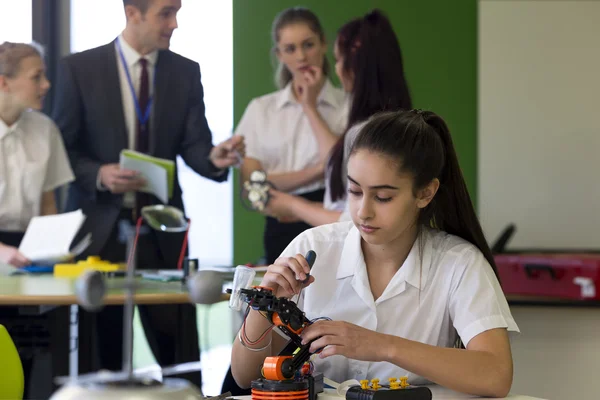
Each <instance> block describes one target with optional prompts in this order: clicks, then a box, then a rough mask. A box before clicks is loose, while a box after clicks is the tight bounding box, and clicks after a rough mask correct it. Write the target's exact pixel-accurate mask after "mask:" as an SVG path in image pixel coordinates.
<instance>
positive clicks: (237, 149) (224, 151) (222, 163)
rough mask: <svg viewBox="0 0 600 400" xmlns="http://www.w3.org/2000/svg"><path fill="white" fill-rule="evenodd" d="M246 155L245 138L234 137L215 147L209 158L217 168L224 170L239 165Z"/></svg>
mask: <svg viewBox="0 0 600 400" xmlns="http://www.w3.org/2000/svg"><path fill="white" fill-rule="evenodd" d="M245 155H246V143H245V142H244V137H243V136H233V137H231V138H229V139H227V140H225V141H224V142H221V143H219V144H218V145H216V146H215V147H213V149H212V150H211V152H210V155H209V156H208V158H209V160H210V161H211V162H212V163H213V164H214V166H215V167H217V168H220V169H224V168H229V167H231V166H232V165H236V164H239V163H240V162H241V161H242V159H243V158H244V156H245Z"/></svg>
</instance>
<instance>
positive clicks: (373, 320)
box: [282, 222, 519, 385]
mask: <svg viewBox="0 0 600 400" xmlns="http://www.w3.org/2000/svg"><path fill="white" fill-rule="evenodd" d="M420 240H423V241H424V245H423V252H422V255H423V257H422V259H421V257H420V251H419V248H420V247H419V246H420V245H419V241H420ZM360 243H361V236H360V232H359V231H358V229H357V228H356V227H355V226H354V224H353V223H352V222H337V223H335V224H330V225H323V226H319V227H316V228H312V229H310V230H307V231H305V232H303V233H302V234H300V235H299V236H298V237H297V238H296V239H294V241H293V242H292V243H290V245H289V246H288V247H287V249H286V250H285V251H284V252H283V254H282V255H283V256H293V255H295V254H298V253H300V254H306V252H307V251H308V250H314V251H315V252H316V253H317V258H316V261H315V264H314V265H313V267H312V270H311V275H313V276H314V277H315V281H314V283H312V284H311V285H310V286H309V287H308V288H306V289H304V290H303V292H302V294H301V298H300V300H299V302H298V305H299V307H300V308H301V309H303V311H304V312H305V313H306V316H307V318H308V319H310V320H312V319H314V318H318V317H329V318H331V319H333V320H337V321H347V322H350V323H352V324H355V325H359V326H362V327H364V328H367V329H371V330H374V331H377V332H380V333H384V334H389V335H395V336H399V337H403V338H406V339H409V340H414V341H418V342H421V343H426V344H430V345H434V346H440V347H452V346H453V345H454V343H455V341H456V339H457V336H456V334H457V332H458V335H460V338H461V339H462V341H463V343H464V345H465V346H467V344H468V343H469V341H470V340H471V339H472V338H473V337H475V336H477V335H478V334H480V333H482V332H484V331H486V330H489V329H494V328H507V329H508V330H509V331H514V332H518V331H519V328H518V327H517V325H516V323H515V321H514V319H513V317H512V315H511V313H510V310H509V307H508V303H507V301H506V298H505V297H504V294H503V292H502V289H501V287H500V285H499V283H498V280H497V279H496V276H495V275H494V272H493V271H492V268H491V267H490V265H489V263H488V262H487V261H486V259H485V258H484V256H483V254H482V253H481V252H480V251H479V250H478V249H477V248H476V247H475V246H473V245H472V244H470V243H468V242H467V241H465V240H463V239H461V238H459V237H457V236H453V235H449V234H447V233H445V232H440V231H434V230H429V229H426V230H425V231H424V232H423V235H422V239H417V241H415V244H414V245H413V247H412V249H411V251H410V252H409V255H408V257H407V259H406V261H405V262H404V264H403V265H402V266H401V267H400V269H399V270H398V272H396V274H395V275H394V277H393V278H392V280H391V281H390V282H389V284H388V286H387V287H386V288H385V290H384V292H383V294H382V295H381V297H379V298H378V299H377V300H376V301H374V300H373V295H372V292H371V289H370V286H369V279H368V275H367V269H366V266H365V262H364V258H363V254H362V250H361V245H360ZM313 363H314V364H315V369H316V371H319V372H322V373H323V374H324V376H325V377H327V378H329V379H332V380H334V381H336V382H343V381H345V380H348V379H357V380H361V379H373V378H379V379H380V380H381V382H387V380H388V378H390V377H396V378H398V377H400V376H408V379H409V382H411V383H412V384H415V385H419V384H424V383H428V382H427V381H426V380H425V379H424V378H422V377H419V376H416V375H415V374H412V373H408V372H407V371H406V370H404V369H402V368H400V367H398V366H396V365H393V364H391V363H387V362H377V363H372V362H365V361H357V360H350V359H347V358H345V357H343V356H340V355H335V356H331V357H328V358H325V359H320V358H318V357H313Z"/></svg>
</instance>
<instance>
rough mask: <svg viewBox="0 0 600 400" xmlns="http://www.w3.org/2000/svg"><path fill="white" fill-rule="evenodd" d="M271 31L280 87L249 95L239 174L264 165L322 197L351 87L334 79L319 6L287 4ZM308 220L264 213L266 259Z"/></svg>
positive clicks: (293, 187)
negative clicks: (288, 220) (314, 10)
mask: <svg viewBox="0 0 600 400" xmlns="http://www.w3.org/2000/svg"><path fill="white" fill-rule="evenodd" d="M272 36H273V43H274V52H275V55H276V56H277V59H278V60H279V68H278V72H277V83H278V86H279V87H280V90H279V91H277V92H274V93H270V94H267V95H264V96H262V97H258V98H256V99H254V100H252V101H251V102H250V104H249V105H248V107H247V108H246V111H245V112H244V115H243V116H242V118H241V120H240V122H239V124H238V126H237V128H236V134H238V135H242V136H244V137H245V139H246V158H245V159H244V163H243V165H242V169H241V170H242V179H243V180H244V181H246V180H248V178H249V176H250V174H251V173H252V172H253V171H255V170H264V171H265V172H266V173H267V179H268V180H269V181H270V182H272V183H273V184H274V185H275V187H276V188H277V189H278V190H280V191H282V192H287V193H293V194H295V195H298V196H301V197H303V198H305V199H307V200H310V201H318V202H322V201H323V196H324V182H323V176H324V164H325V162H326V160H327V157H328V154H329V153H330V151H331V148H332V147H333V146H334V145H335V143H336V142H337V140H338V137H339V135H340V134H342V133H343V131H344V130H345V127H346V123H347V100H346V95H345V94H344V92H343V91H342V90H340V89H337V88H335V87H334V86H333V85H332V84H331V83H330V82H329V79H328V74H329V64H328V63H327V59H326V58H325V54H326V51H327V44H326V42H325V35H324V31H323V28H322V27H321V24H320V22H319V20H318V18H317V17H316V15H315V14H314V13H312V12H311V11H310V10H307V9H305V8H290V9H287V10H284V11H282V12H281V13H280V14H279V15H278V16H277V17H276V19H275V21H274V23H273V30H272ZM308 228H309V225H307V224H305V223H303V222H294V223H285V222H280V221H278V220H277V219H276V218H271V217H267V220H266V225H265V233H264V246H265V256H266V259H267V262H269V263H271V262H273V261H275V258H277V257H278V256H279V254H281V252H282V251H283V249H284V248H285V247H286V246H287V245H288V244H289V243H290V241H291V240H292V239H293V238H294V237H296V236H297V235H298V234H299V233H300V232H302V231H304V230H305V229H308Z"/></svg>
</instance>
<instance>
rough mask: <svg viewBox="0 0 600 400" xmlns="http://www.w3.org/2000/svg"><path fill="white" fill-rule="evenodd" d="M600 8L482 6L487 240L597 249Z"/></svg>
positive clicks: (482, 189)
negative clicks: (504, 237) (508, 235)
mask: <svg viewBox="0 0 600 400" xmlns="http://www.w3.org/2000/svg"><path fill="white" fill-rule="evenodd" d="M599 21H600V2H598V1H480V3H479V151H478V157H479V168H478V171H479V178H478V180H479V182H478V191H479V193H478V199H479V212H480V215H481V220H482V224H483V227H484V230H485V233H486V235H487V237H488V238H490V240H493V239H494V238H496V237H497V235H498V233H499V232H500V230H501V229H502V228H503V227H505V226H506V225H507V224H508V223H510V222H514V223H516V224H517V233H516V235H515V237H514V239H513V241H512V242H511V245H510V246H509V247H511V246H513V247H521V248H524V247H526V248H549V249H552V248H590V249H592V248H595V249H598V248H600V234H599V233H598V227H599V226H600V179H599V173H600V157H599V153H600V125H599V118H597V117H596V115H597V114H598V112H599V110H600V23H599Z"/></svg>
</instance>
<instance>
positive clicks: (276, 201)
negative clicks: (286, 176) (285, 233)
mask: <svg viewBox="0 0 600 400" xmlns="http://www.w3.org/2000/svg"><path fill="white" fill-rule="evenodd" d="M269 196H270V198H269V202H268V203H267V207H266V208H265V210H264V213H265V214H266V215H268V216H270V217H273V218H279V219H281V218H291V217H292V215H291V214H290V213H291V212H290V210H289V205H290V202H291V201H294V196H293V195H290V194H289V193H285V192H280V191H279V190H275V189H270V190H269Z"/></svg>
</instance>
